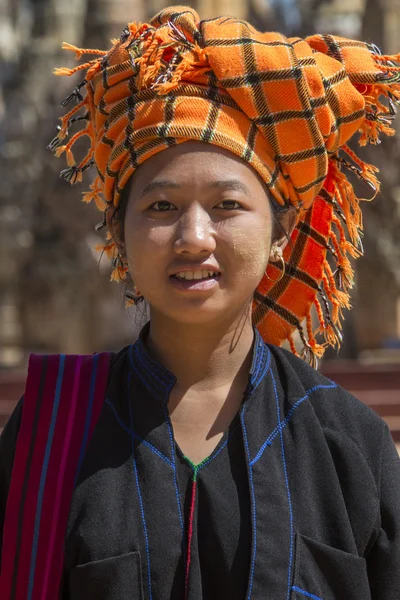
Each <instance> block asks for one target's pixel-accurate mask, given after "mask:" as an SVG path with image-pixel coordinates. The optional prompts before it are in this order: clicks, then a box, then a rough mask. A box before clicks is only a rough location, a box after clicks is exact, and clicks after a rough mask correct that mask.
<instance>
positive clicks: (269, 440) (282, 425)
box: [250, 371, 337, 465]
mask: <svg viewBox="0 0 400 600" xmlns="http://www.w3.org/2000/svg"><path fill="white" fill-rule="evenodd" d="M271 373H272V371H271ZM336 387H337V384H336V383H334V382H333V381H332V382H331V385H315V386H314V387H312V388H310V389H309V390H307V391H306V395H305V396H303V397H302V398H300V399H299V400H297V401H296V402H295V403H294V404H293V406H292V408H291V409H290V410H289V412H288V414H287V416H286V418H285V419H283V421H280V423H278V425H277V426H276V427H275V429H273V430H272V432H271V433H270V434H269V436H268V437H267V439H266V440H265V442H264V443H263V445H262V446H261V448H260V449H259V451H258V452H257V454H256V456H255V457H254V458H253V460H252V461H251V463H250V464H251V465H254V464H255V463H256V462H257V461H258V460H259V459H260V458H261V456H262V455H263V452H264V450H265V448H266V447H267V446H270V445H271V444H272V442H273V441H274V439H275V438H276V437H277V436H278V435H280V432H281V431H282V429H284V428H285V427H286V425H287V424H288V423H289V421H290V419H291V418H292V416H293V413H294V411H295V410H296V408H297V407H298V406H300V404H301V403H302V402H304V400H307V398H308V397H309V395H310V394H312V393H313V392H315V391H316V390H319V389H332V388H336Z"/></svg>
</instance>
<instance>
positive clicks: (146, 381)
mask: <svg viewBox="0 0 400 600" xmlns="http://www.w3.org/2000/svg"><path fill="white" fill-rule="evenodd" d="M128 356H129V362H130V365H131V367H132V369H133V370H134V372H135V373H136V375H137V376H138V377H139V379H140V381H141V382H142V383H143V385H144V386H145V388H147V389H148V391H149V392H150V393H151V394H153V395H154V396H156V398H158V399H159V400H160V402H161V401H162V399H161V397H160V396H159V394H158V393H157V391H156V390H155V389H154V388H153V387H152V386H151V385H150V383H149V381H148V380H147V379H146V378H145V377H143V375H142V373H141V372H140V370H139V369H138V368H137V366H136V365H135V361H134V360H133V357H132V346H131V347H130V348H129V351H128Z"/></svg>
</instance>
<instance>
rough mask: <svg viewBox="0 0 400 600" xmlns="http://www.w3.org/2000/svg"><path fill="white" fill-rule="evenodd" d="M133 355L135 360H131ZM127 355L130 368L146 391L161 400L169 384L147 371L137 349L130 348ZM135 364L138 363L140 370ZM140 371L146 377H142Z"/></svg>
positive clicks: (146, 366) (142, 357) (134, 347)
mask: <svg viewBox="0 0 400 600" xmlns="http://www.w3.org/2000/svg"><path fill="white" fill-rule="evenodd" d="M133 353H135V360H134V358H133ZM128 354H129V360H130V363H131V367H132V368H133V369H134V371H135V373H137V375H138V377H139V378H140V379H141V381H142V382H143V383H144V385H145V386H146V387H147V389H148V390H149V391H150V392H151V393H152V394H154V395H155V396H156V397H157V398H159V399H160V400H161V396H164V394H165V390H166V388H167V387H168V385H169V384H170V383H171V382H167V381H163V380H161V379H160V378H159V377H158V376H157V375H156V374H155V373H154V372H153V371H151V370H150V369H149V367H148V365H147V363H146V360H144V356H143V354H142V353H140V352H138V349H137V347H136V346H135V345H133V346H130V348H129V352H128ZM137 363H139V366H140V369H139V368H138V364H137ZM141 370H143V371H144V372H145V374H146V377H144V376H143V373H141ZM160 395H161V396H160Z"/></svg>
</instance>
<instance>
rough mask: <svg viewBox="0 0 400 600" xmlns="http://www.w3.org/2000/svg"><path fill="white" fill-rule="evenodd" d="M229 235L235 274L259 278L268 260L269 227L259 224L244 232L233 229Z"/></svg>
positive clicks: (237, 228) (240, 229)
mask: <svg viewBox="0 0 400 600" xmlns="http://www.w3.org/2000/svg"><path fill="white" fill-rule="evenodd" d="M231 234H232V241H231V243H232V248H233V253H234V260H235V262H236V265H237V272H238V273H240V274H241V275H244V276H247V277H260V276H261V275H262V273H263V272H264V269H265V266H266V264H267V263H268V260H269V253H270V245H271V229H270V227H268V226H267V225H266V224H261V225H260V224H259V223H258V224H253V226H252V227H251V228H246V230H244V229H243V228H242V227H233V228H232V231H231Z"/></svg>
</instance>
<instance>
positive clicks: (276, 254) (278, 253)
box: [265, 248, 286, 283]
mask: <svg viewBox="0 0 400 600" xmlns="http://www.w3.org/2000/svg"><path fill="white" fill-rule="evenodd" d="M273 255H274V258H276V259H277V262H278V261H279V262H280V263H281V269H282V272H281V274H280V275H279V277H278V279H271V277H269V276H268V275H267V269H265V277H266V278H267V279H268V280H269V281H272V282H273V283H278V281H280V280H281V279H283V277H284V275H285V271H286V264H285V261H284V258H283V256H282V250H281V249H280V248H275V250H274V253H273Z"/></svg>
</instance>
